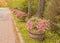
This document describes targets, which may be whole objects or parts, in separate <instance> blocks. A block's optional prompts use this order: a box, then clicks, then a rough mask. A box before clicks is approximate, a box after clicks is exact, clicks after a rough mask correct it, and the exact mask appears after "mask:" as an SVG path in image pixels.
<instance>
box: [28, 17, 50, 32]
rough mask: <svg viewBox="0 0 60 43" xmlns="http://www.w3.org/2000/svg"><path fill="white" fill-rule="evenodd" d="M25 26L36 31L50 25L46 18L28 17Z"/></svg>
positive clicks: (43, 29)
mask: <svg viewBox="0 0 60 43" xmlns="http://www.w3.org/2000/svg"><path fill="white" fill-rule="evenodd" d="M27 27H28V29H29V30H36V31H38V32H40V31H43V32H44V31H45V30H46V29H48V28H49V27H50V22H49V20H46V19H38V18H30V19H29V20H28V21H27Z"/></svg>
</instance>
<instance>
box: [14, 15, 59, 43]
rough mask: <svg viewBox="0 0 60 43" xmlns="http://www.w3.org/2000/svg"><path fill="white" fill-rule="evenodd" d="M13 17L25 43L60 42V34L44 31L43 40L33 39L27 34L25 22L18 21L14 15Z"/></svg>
mask: <svg viewBox="0 0 60 43" xmlns="http://www.w3.org/2000/svg"><path fill="white" fill-rule="evenodd" d="M13 16H14V19H15V21H16V24H17V27H18V29H19V31H20V33H21V35H22V37H23V39H24V41H25V43H60V34H58V33H53V32H50V31H46V35H45V36H46V37H45V40H43V41H37V40H33V39H31V38H30V37H29V36H28V32H27V28H26V22H20V21H19V20H18V19H17V17H16V16H15V15H13Z"/></svg>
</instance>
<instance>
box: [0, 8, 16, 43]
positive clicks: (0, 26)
mask: <svg viewBox="0 0 60 43" xmlns="http://www.w3.org/2000/svg"><path fill="white" fill-rule="evenodd" d="M11 19H12V18H11V12H10V10H9V8H0V43H17V42H16V36H15V33H14V29H13V24H12V20H11Z"/></svg>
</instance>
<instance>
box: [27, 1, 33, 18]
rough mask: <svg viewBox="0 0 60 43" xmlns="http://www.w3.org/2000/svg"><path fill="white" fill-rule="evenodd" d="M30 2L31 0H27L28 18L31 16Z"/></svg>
mask: <svg viewBox="0 0 60 43" xmlns="http://www.w3.org/2000/svg"><path fill="white" fill-rule="evenodd" d="M31 2H32V0H28V18H30V17H31Z"/></svg>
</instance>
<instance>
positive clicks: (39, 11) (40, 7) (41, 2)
mask: <svg viewBox="0 0 60 43" xmlns="http://www.w3.org/2000/svg"><path fill="white" fill-rule="evenodd" d="M44 3H45V0H38V8H37V16H38V18H42V16H43V9H44Z"/></svg>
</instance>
